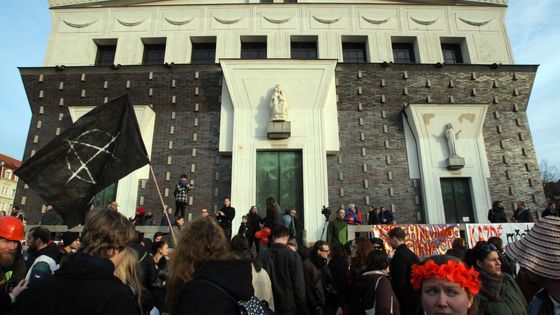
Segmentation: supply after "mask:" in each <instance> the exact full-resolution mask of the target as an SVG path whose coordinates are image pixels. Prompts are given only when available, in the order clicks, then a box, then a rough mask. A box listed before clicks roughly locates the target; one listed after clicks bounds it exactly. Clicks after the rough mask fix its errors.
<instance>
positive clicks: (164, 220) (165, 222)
mask: <svg viewBox="0 0 560 315" xmlns="http://www.w3.org/2000/svg"><path fill="white" fill-rule="evenodd" d="M166 211H167V215H165V212H163V214H162V215H161V221H160V224H159V225H160V226H170V225H171V224H173V208H171V207H167V208H166Z"/></svg>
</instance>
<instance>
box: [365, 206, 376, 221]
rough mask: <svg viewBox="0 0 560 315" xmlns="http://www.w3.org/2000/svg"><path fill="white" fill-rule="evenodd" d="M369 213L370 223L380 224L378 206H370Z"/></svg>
mask: <svg viewBox="0 0 560 315" xmlns="http://www.w3.org/2000/svg"><path fill="white" fill-rule="evenodd" d="M367 213H368V221H367V223H368V225H376V224H379V216H377V208H374V207H372V206H369V207H368V209H367Z"/></svg>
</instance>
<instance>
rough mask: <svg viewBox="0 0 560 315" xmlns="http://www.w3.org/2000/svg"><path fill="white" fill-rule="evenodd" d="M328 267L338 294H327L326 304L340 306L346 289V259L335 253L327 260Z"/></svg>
mask: <svg viewBox="0 0 560 315" xmlns="http://www.w3.org/2000/svg"><path fill="white" fill-rule="evenodd" d="M328 268H329V270H330V272H331V276H332V280H333V283H332V284H333V286H334V289H336V291H337V293H338V294H337V295H336V296H329V295H328V294H327V304H331V305H336V306H342V305H343V304H344V300H343V299H344V292H346V290H347V281H346V275H347V273H348V261H347V260H346V258H345V257H343V256H338V255H335V256H333V257H332V258H331V260H330V261H329V263H328Z"/></svg>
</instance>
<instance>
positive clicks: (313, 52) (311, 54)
mask: <svg viewBox="0 0 560 315" xmlns="http://www.w3.org/2000/svg"><path fill="white" fill-rule="evenodd" d="M291 51H292V59H317V39H316V38H314V39H310V38H302V39H301V40H294V39H292V42H291Z"/></svg>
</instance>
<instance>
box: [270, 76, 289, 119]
mask: <svg viewBox="0 0 560 315" xmlns="http://www.w3.org/2000/svg"><path fill="white" fill-rule="evenodd" d="M287 118H288V101H286V97H285V96H284V92H283V91H282V87H280V84H276V86H275V87H274V93H273V94H272V98H271V99H270V119H271V120H272V121H285V120H286V119H287Z"/></svg>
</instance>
